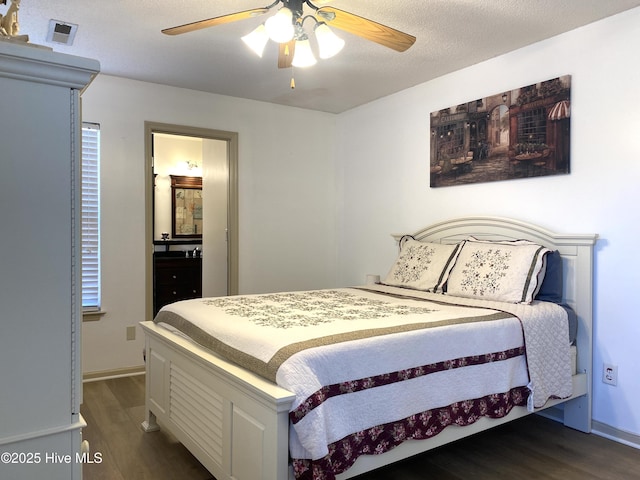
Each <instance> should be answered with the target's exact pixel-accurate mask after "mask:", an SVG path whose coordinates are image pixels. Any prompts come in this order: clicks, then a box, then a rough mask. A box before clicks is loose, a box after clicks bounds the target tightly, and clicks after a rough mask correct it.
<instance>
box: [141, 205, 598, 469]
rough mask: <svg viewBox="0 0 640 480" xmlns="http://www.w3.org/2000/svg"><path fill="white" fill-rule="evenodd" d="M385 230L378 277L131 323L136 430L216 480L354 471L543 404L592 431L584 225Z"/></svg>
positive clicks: (172, 311)
mask: <svg viewBox="0 0 640 480" xmlns="http://www.w3.org/2000/svg"><path fill="white" fill-rule="evenodd" d="M394 238H395V240H396V241H397V242H398V244H399V245H400V253H399V255H398V259H397V260H396V262H395V263H394V265H392V266H391V270H390V271H389V273H388V274H387V276H386V277H384V278H383V279H382V283H375V284H371V283H370V282H368V283H367V284H365V285H361V286H356V287H353V288H337V289H327V290H320V291H311V292H286V293H281V294H269V295H243V296H239V297H223V298H211V299H196V300H190V301H186V302H178V303H176V304H173V305H170V306H167V307H165V309H163V310H164V312H160V313H159V315H158V316H157V317H156V319H155V321H154V322H142V324H141V325H142V327H143V329H144V332H145V356H146V412H147V414H146V419H145V421H144V422H143V429H144V430H145V431H148V432H150V431H154V430H157V429H158V428H160V427H159V425H161V426H162V427H163V428H166V429H168V430H169V431H171V432H172V433H173V434H174V435H175V436H176V437H177V438H178V439H179V440H180V441H181V442H182V443H183V444H184V445H185V446H186V447H187V448H188V449H189V450H190V451H191V452H192V453H193V454H194V456H195V457H196V458H198V460H199V461H200V462H201V463H202V464H203V465H204V466H205V467H206V468H207V469H208V470H210V471H211V473H212V474H213V475H214V476H215V477H216V479H218V480H227V479H229V480H231V479H238V480H255V479H262V480H285V479H293V478H300V479H307V478H309V479H311V478H313V479H321V478H337V479H346V478H351V477H354V476H356V475H360V474H362V473H365V472H368V471H371V470H373V469H376V468H379V467H381V466H384V465H387V464H389V463H392V462H395V461H398V460H401V459H404V458H407V457H409V456H413V455H416V454H418V453H421V452H424V451H427V450H429V449H431V448H435V447H437V446H440V445H443V444H445V443H448V442H451V441H454V440H457V439H460V438H463V437H466V436H469V435H472V434H475V433H478V432H481V431H482V430H485V429H487V428H491V427H493V426H496V425H500V424H502V423H505V422H508V421H511V420H514V419H517V418H520V417H522V416H524V415H528V414H531V413H534V412H542V411H545V412H549V411H551V410H550V409H551V408H553V410H552V411H553V413H552V415H551V416H553V417H554V418H557V419H560V420H561V421H563V422H564V424H565V425H566V426H568V427H572V428H575V429H578V430H581V431H584V432H590V429H591V375H592V373H591V370H592V277H593V246H594V244H595V241H596V235H592V234H582V235H563V234H555V233H552V232H549V231H547V230H545V229H543V228H541V227H538V226H535V225H531V224H527V223H524V222H521V221H516V220H511V219H505V218H497V217H467V218H460V219H454V220H450V221H446V222H441V223H437V224H434V225H431V226H429V227H427V228H424V229H421V230H419V231H417V232H414V233H411V234H409V235H404V234H402V235H394ZM552 258H554V260H553V261H552ZM523 259H524V260H523ZM521 260H522V261H521ZM552 262H553V263H552ZM515 265H519V267H518V268H520V267H522V265H524V266H527V268H526V269H525V270H524V275H523V274H522V272H520V273H518V274H517V276H513V277H512V276H510V275H513V274H514V273H513V272H517V271H519V270H518V268H516V267H515ZM416 269H417V270H419V273H418V274H416ZM552 277H555V281H554V283H555V284H556V285H553V286H552V287H551V289H549V288H547V287H546V285H547V284H550V282H551V280H550V279H551V278H552ZM543 280H544V281H543ZM505 285H506V287H505ZM445 290H446V293H445ZM543 294H544V295H543ZM541 300H544V301H541ZM310 305H313V308H310V307H309V306H310ZM285 306H286V309H285ZM212 312H213V313H214V315H212V314H211V313H212ZM284 312H287V313H284ZM212 317H215V321H214V322H213V323H210V319H211V318H212ZM568 320H573V322H570V321H568ZM234 328H239V329H240V330H241V331H242V332H245V334H244V335H242V336H240V334H239V333H238V331H236V330H234ZM269 329H271V330H269ZM327 329H328V330H327ZM310 331H311V332H314V333H313V334H312V335H311V336H308V335H309V332H310ZM572 331H574V332H575V333H573V334H572ZM264 332H272V333H269V334H268V335H267V334H265V333H264ZM273 332H275V334H273ZM460 335H464V336H462V337H461V336H460ZM267 338H268V339H269V340H268V341H267V340H266V339H267ZM328 365H329V366H332V367H331V368H329V367H328ZM336 365H337V366H338V368H333V367H335V366H336ZM390 405H393V408H390Z"/></svg>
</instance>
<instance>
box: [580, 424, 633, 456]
mask: <svg viewBox="0 0 640 480" xmlns="http://www.w3.org/2000/svg"><path fill="white" fill-rule="evenodd" d="M591 433H593V434H595V435H598V436H600V437H604V438H608V439H609V440H613V441H614V442H618V443H623V444H625V445H628V446H630V447H633V448H637V449H639V450H640V435H634V434H633V433H629V432H625V431H624V430H619V429H617V428H614V427H612V426H610V425H607V424H606V423H602V422H598V421H597V420H593V421H592V427H591Z"/></svg>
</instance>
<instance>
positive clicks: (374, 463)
mask: <svg viewBox="0 0 640 480" xmlns="http://www.w3.org/2000/svg"><path fill="white" fill-rule="evenodd" d="M412 235H413V236H414V237H415V238H416V239H417V240H422V241H431V242H441V243H451V242H456V241H459V240H461V239H464V238H466V237H468V236H469V235H473V236H475V237H477V238H483V239H494V240H498V239H502V240H504V239H528V240H532V241H535V242H537V243H540V244H543V245H545V246H547V247H549V248H552V249H556V250H559V251H560V254H561V256H562V258H563V267H564V294H565V302H566V303H568V304H569V305H570V306H572V307H573V308H574V309H575V311H576V313H577V315H578V337H577V350H578V353H577V372H578V373H577V374H576V375H574V377H573V387H574V390H573V392H574V393H573V395H572V397H571V398H569V399H566V400H561V401H556V400H554V401H549V402H548V404H547V405H545V409H546V408H548V407H551V406H556V405H559V404H562V405H560V408H561V409H560V410H558V412H559V413H557V412H556V414H555V415H554V416H556V417H557V416H558V415H559V416H561V418H562V421H563V422H564V424H565V425H566V426H569V427H572V428H575V429H577V430H581V431H583V432H590V431H591V379H592V302H593V299H592V290H593V246H594V244H595V241H596V238H597V236H596V235H590V234H589V235H562V234H555V233H551V232H549V231H547V230H545V229H543V228H540V227H538V226H535V225H531V224H527V223H524V222H520V221H516V220H510V219H505V218H497V217H467V218H459V219H455V220H450V221H446V222H441V223H437V224H434V225H432V226H430V227H427V228H425V229H422V230H420V231H418V232H415V233H413V234H412ZM401 236H402V235H394V238H396V240H399V239H400V237H401ZM141 325H142V328H143V329H144V332H145V334H146V341H145V346H146V410H147V416H146V420H145V421H144V422H143V424H142V427H143V429H144V430H145V431H147V432H151V431H155V430H158V429H159V426H158V424H161V425H162V427H163V428H166V429H167V430H169V431H170V432H172V433H173V434H174V435H175V436H176V437H177V438H178V440H180V441H181V442H182V443H183V444H184V445H185V446H186V447H187V448H188V449H189V450H190V451H191V452H192V453H193V455H194V456H195V457H196V458H197V459H198V460H199V461H200V462H201V463H202V464H203V465H204V466H205V467H206V468H207V469H208V470H209V471H210V472H211V473H212V474H213V475H214V476H215V477H216V479H217V480H259V479H261V480H285V479H288V478H293V474H292V472H291V470H290V468H289V465H288V437H289V420H288V413H289V407H290V405H291V403H292V401H293V399H294V396H293V394H291V393H290V392H288V391H286V390H284V389H282V388H280V387H278V386H277V385H275V384H273V383H271V382H269V381H267V380H265V379H263V378H261V377H258V376H256V375H255V374H253V373H251V372H248V371H246V370H244V369H242V368H240V367H238V366H236V365H235V364H232V363H229V362H227V361H225V360H224V359H222V358H220V357H218V356H216V355H215V354H212V353H211V352H209V351H208V350H206V349H203V348H200V347H198V346H197V345H195V344H194V343H193V342H191V341H189V340H187V339H184V338H182V337H180V336H179V335H175V334H173V333H171V332H169V331H168V330H166V329H163V328H161V327H158V326H156V325H155V324H154V323H152V322H142V323H141ZM527 414H529V412H528V411H527V410H526V408H525V407H516V408H514V409H513V410H512V411H511V413H509V415H507V416H506V417H504V418H501V419H489V418H483V419H481V420H480V421H478V422H476V423H475V424H473V425H470V426H468V427H457V426H450V427H448V428H446V429H445V430H444V431H443V432H442V433H440V434H439V435H436V436H435V437H433V438H430V439H428V440H420V441H416V440H412V441H408V442H405V443H403V444H402V445H400V446H398V447H396V448H395V449H393V450H391V451H389V452H387V453H385V454H382V455H373V456H362V457H360V458H359V459H358V460H357V461H356V463H355V464H354V466H353V467H352V468H351V469H349V470H348V471H347V472H345V473H343V474H341V475H338V477H337V478H339V479H346V478H351V477H353V476H356V475H360V474H362V473H365V472H368V471H371V470H373V469H376V468H379V467H381V466H384V465H388V464H390V463H393V462H395V461H398V460H401V459H404V458H408V457H410V456H413V455H416V454H418V453H422V452H425V451H427V450H430V449H432V448H435V447H438V446H440V445H443V444H446V443H449V442H452V441H455V440H458V439H460V438H464V437H467V436H469V435H472V434H474V433H477V432H480V431H483V430H486V429H488V428H491V427H494V426H497V425H500V424H503V423H505V422H509V421H512V420H514V419H517V418H520V417H522V416H525V415H527Z"/></svg>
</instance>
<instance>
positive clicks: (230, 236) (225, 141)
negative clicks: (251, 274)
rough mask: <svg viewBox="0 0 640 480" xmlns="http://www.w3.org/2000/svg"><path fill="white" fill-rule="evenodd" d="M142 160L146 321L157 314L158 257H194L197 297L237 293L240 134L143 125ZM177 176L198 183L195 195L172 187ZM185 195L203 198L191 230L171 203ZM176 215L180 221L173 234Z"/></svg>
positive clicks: (165, 125) (172, 126) (189, 191)
mask: <svg viewBox="0 0 640 480" xmlns="http://www.w3.org/2000/svg"><path fill="white" fill-rule="evenodd" d="M145 159H146V163H145V169H146V170H145V179H146V181H145V185H146V187H145V189H146V192H145V203H146V215H145V218H146V225H145V231H146V245H147V253H146V312H147V314H146V317H147V320H152V319H153V316H154V314H155V305H154V304H155V303H156V302H155V301H154V299H155V298H156V278H154V262H155V261H156V257H157V256H169V255H171V256H174V257H184V256H189V257H196V256H197V257H198V260H199V261H200V262H199V263H201V271H202V272H203V273H202V274H200V273H199V274H198V275H199V276H200V275H201V278H198V281H201V285H200V286H201V295H202V296H205V297H207V296H222V295H236V294H237V293H238V134H237V133H235V132H226V131H220V130H211V129H204V128H198V127H188V126H182V125H170V124H163V123H154V122H145ZM176 178H181V179H191V180H192V181H195V180H196V179H197V185H196V183H192V185H191V188H193V189H195V188H198V189H199V191H197V190H195V193H194V190H185V189H184V188H181V189H176V188H175V179H176ZM171 182H173V183H174V186H173V187H171ZM183 187H184V185H183ZM187 188H188V187H187ZM184 192H187V193H189V195H191V194H195V196H196V197H199V196H200V195H201V203H200V204H199V205H198V206H197V212H196V213H195V218H196V220H195V221H193V222H192V223H193V230H189V229H188V228H187V225H184V224H183V223H184V218H183V217H181V213H180V212H178V213H176V207H175V203H171V201H172V200H174V201H175V198H173V195H174V194H175V195H178V196H179V195H180V194H181V193H184ZM191 214H192V215H193V212H191ZM176 215H177V216H178V220H179V222H183V223H179V227H178V229H177V230H176V223H178V222H177V221H176ZM198 228H200V230H199V231H198ZM167 252H170V253H167ZM198 296H200V292H198Z"/></svg>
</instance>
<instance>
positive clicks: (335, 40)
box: [314, 22, 344, 58]
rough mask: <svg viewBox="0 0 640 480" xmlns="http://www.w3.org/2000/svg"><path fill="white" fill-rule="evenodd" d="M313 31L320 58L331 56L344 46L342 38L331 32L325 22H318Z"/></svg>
mask: <svg viewBox="0 0 640 480" xmlns="http://www.w3.org/2000/svg"><path fill="white" fill-rule="evenodd" d="M314 32H315V34H316V40H317V41H318V48H319V50H320V58H331V57H333V56H334V55H337V54H338V53H339V52H340V50H342V48H343V47H344V40H343V39H341V38H340V37H338V36H337V35H336V34H335V33H333V32H332V31H331V29H330V28H329V27H328V26H327V24H326V23H324V22H321V23H318V24H317V25H316V27H315V29H314Z"/></svg>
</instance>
